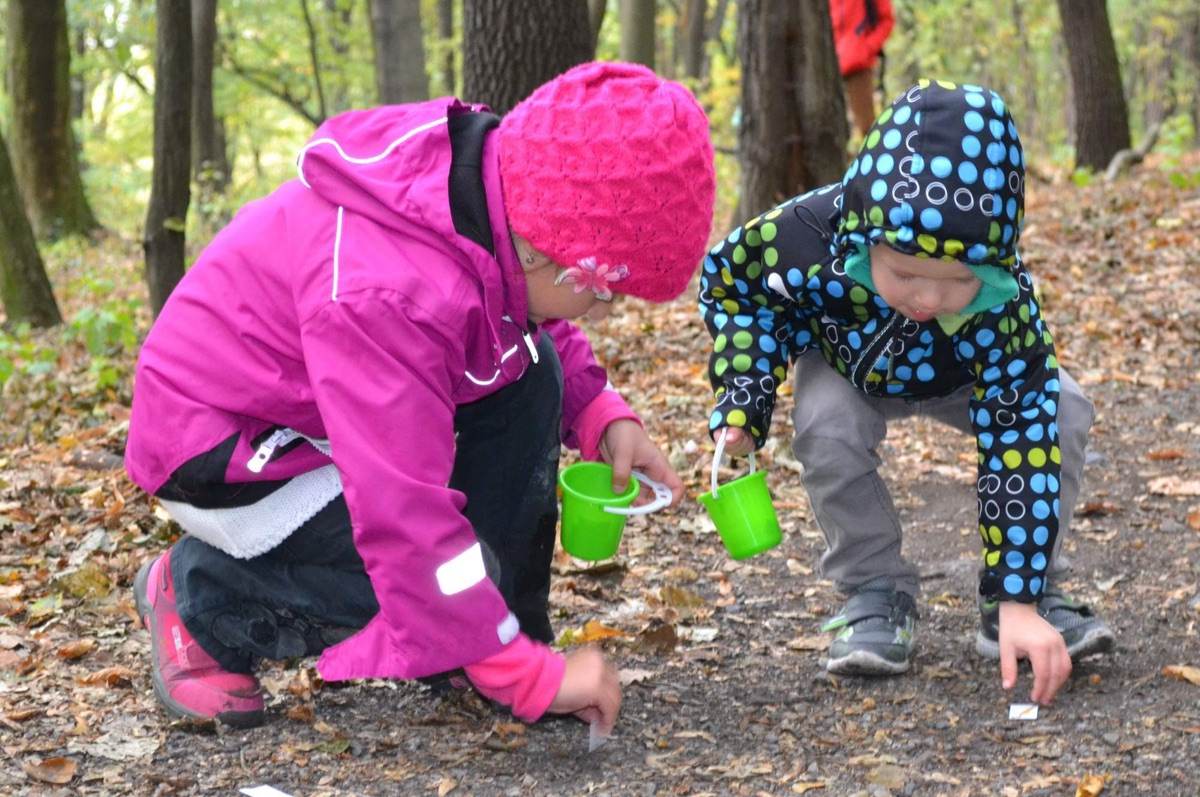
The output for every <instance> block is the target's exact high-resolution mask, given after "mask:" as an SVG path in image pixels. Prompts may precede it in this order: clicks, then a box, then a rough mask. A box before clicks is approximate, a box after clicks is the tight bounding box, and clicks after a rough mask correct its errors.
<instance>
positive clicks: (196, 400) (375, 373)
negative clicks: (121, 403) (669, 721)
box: [126, 98, 634, 713]
mask: <svg viewBox="0 0 1200 797" xmlns="http://www.w3.org/2000/svg"><path fill="white" fill-rule="evenodd" d="M475 110H478V109H477V108H474V107H469V106H466V105H463V104H461V103H459V102H458V101H455V100H452V99H446V98H443V99H440V100H432V101H429V102H426V103H420V104H412V105H402V106H388V107H383V108H378V109H374V110H368V111H356V112H351V113H346V114H343V115H340V116H337V117H335V118H333V119H330V120H329V121H327V122H326V123H325V124H324V125H322V126H321V128H320V129H319V130H318V131H317V132H316V134H315V136H314V137H313V139H312V140H311V141H310V142H309V143H308V145H307V146H306V147H305V148H304V150H303V151H302V152H301V154H300V157H299V159H298V167H299V171H300V177H299V179H298V180H294V181H291V182H288V183H286V184H284V185H283V186H281V187H280V188H279V189H278V190H277V191H275V192H274V193H273V194H271V195H270V196H268V197H266V198H264V199H261V200H259V201H256V202H254V203H251V204H250V205H248V206H246V207H245V208H244V209H243V210H242V211H241V212H240V213H239V214H238V216H237V217H236V218H235V219H234V220H233V222H232V223H231V224H230V225H229V226H228V227H227V228H226V229H225V230H223V231H222V232H221V233H220V234H219V235H218V236H217V237H216V238H215V239H214V240H213V242H212V244H211V245H210V246H209V247H208V248H207V249H206V250H205V251H204V253H203V254H202V255H201V256H200V258H199V259H198V260H197V262H196V264H195V265H194V266H193V268H192V269H191V270H190V271H189V272H188V274H187V275H186V277H185V278H184V279H183V281H182V282H181V283H180V284H179V286H178V287H177V288H176V289H175V291H174V293H173V294H172V295H171V298H170V300H169V301H168V302H167V305H166V307H165V309H164V310H163V312H162V313H161V315H160V317H159V318H158V320H157V321H156V322H155V324H154V327H153V328H152V329H151V331H150V334H149V336H148V337H147V340H146V342H145V345H144V347H143V349H142V353H141V357H140V360H139V363H138V371H137V383H136V390H135V393H134V402H133V414H132V418H131V421H130V429H129V442H128V447H127V449H126V467H127V470H128V472H129V474H130V476H131V477H132V478H133V480H134V481H135V482H137V483H138V484H139V485H140V486H141V487H143V488H144V489H146V490H147V491H149V492H151V493H153V492H155V491H157V490H159V489H160V488H161V487H162V486H163V484H164V483H165V482H166V481H167V479H168V478H169V477H170V475H171V474H172V473H173V472H174V471H175V470H176V469H177V468H179V467H180V466H181V465H182V464H183V463H185V462H187V461H189V460H191V459H193V458H194V457H197V456H198V455H202V454H204V453H205V452H211V451H213V450H214V449H216V448H217V447H218V446H219V445H221V444H225V445H226V447H227V448H228V447H229V446H232V456H230V458H229V460H228V464H227V466H225V474H224V481H225V482H228V483H239V482H255V481H265V480H280V479H286V478H290V477H292V476H295V475H298V474H300V473H304V472H307V471H310V470H312V469H314V468H317V467H322V466H325V465H328V464H329V462H330V458H329V456H326V454H324V453H322V451H321V450H320V449H319V448H318V447H317V446H316V445H312V446H310V445H300V446H297V447H292V448H290V449H289V450H287V451H286V453H283V454H281V455H277V456H272V457H271V458H269V459H268V461H266V463H265V465H262V464H261V462H260V463H259V465H260V467H259V469H258V470H257V472H255V471H254V470H252V469H251V468H249V467H248V463H249V462H250V461H251V459H252V458H254V456H255V443H256V442H260V441H261V440H262V439H263V437H264V435H266V434H267V433H268V432H269V431H270V430H272V429H274V428H279V427H287V428H290V429H294V430H296V431H298V432H300V433H301V434H303V435H304V436H305V437H307V438H309V439H311V440H316V441H318V443H320V446H321V448H325V446H324V443H323V441H325V440H327V441H328V450H329V451H330V452H331V453H330V456H331V457H332V461H333V463H334V464H336V466H337V469H338V472H339V474H340V476H341V480H342V485H343V491H344V494H345V498H346V502H347V505H348V507H349V511H350V517H351V521H352V524H353V533H354V541H355V545H356V546H357V548H358V551H359V553H360V555H361V556H362V559H363V562H364V563H365V565H366V570H367V573H368V575H369V577H370V579H371V583H372V586H373V587H374V590H375V595H376V598H377V600H378V602H379V613H378V614H377V615H376V616H375V617H374V618H373V619H372V620H371V621H370V623H369V624H368V625H367V626H366V627H365V628H363V629H362V630H360V631H359V632H358V633H357V634H355V635H354V636H352V637H351V638H349V639H347V640H346V641H344V642H342V643H340V644H338V645H335V646H333V647H331V648H329V649H327V650H326V651H325V653H324V654H323V655H322V656H321V658H320V661H319V662H318V668H319V670H320V672H321V675H322V677H324V678H326V679H328V680H339V679H347V678H364V677H398V678H412V677H418V676H422V675H427V674H430V673H435V672H441V671H446V670H450V669H453V668H456V667H459V666H463V665H465V664H470V663H473V662H480V661H482V660H484V659H486V658H488V657H491V656H493V655H495V654H497V653H499V652H501V651H502V650H503V649H504V648H505V646H506V645H509V643H511V642H513V641H514V640H516V641H518V642H519V641H520V640H521V639H524V637H523V635H519V634H518V629H517V623H516V619H515V617H514V616H513V615H512V614H511V613H510V612H509V611H508V609H507V607H506V606H505V604H504V601H503V599H502V598H501V596H500V594H499V592H498V591H497V590H496V588H495V587H494V586H493V584H492V583H491V581H490V580H489V579H488V578H487V577H486V576H485V575H484V573H483V567H482V558H481V557H480V555H479V548H478V541H477V539H476V537H475V535H474V532H473V530H472V529H471V526H470V524H469V523H468V521H467V520H466V518H465V517H464V516H463V514H462V509H463V507H464V505H465V500H466V499H465V497H464V496H463V495H462V494H461V493H459V492H457V491H454V490H451V489H449V488H448V487H447V486H446V485H447V483H448V482H449V479H450V474H451V469H452V467H453V464H454V430H453V421H454V413H455V408H456V407H457V406H458V405H460V404H464V403H468V402H472V401H475V400H477V399H479V398H482V397H483V396H486V395H488V394H490V393H492V392H494V391H496V390H499V389H500V388H502V387H504V386H505V385H507V384H510V383H511V382H513V381H515V380H517V379H518V378H520V377H521V375H522V374H523V373H524V372H525V369H526V367H527V366H528V364H529V362H530V357H531V353H534V352H535V351H536V349H535V347H534V345H533V341H532V339H531V338H530V333H528V332H527V331H526V330H527V327H528V323H527V308H526V288H525V281H524V277H523V275H522V273H521V269H520V266H519V264H518V263H517V262H516V255H515V252H514V250H513V245H512V242H511V240H510V238H509V231H508V225H507V223H506V220H505V213H504V208H503V201H502V195H501V188H500V175H499V172H498V165H497V163H498V158H497V153H496V152H495V151H494V150H495V144H494V136H488V137H487V139H486V140H485V143H484V145H483V150H482V158H481V162H480V163H476V164H475V167H474V168H475V169H476V172H479V173H481V177H482V185H483V188H484V196H485V198H486V209H485V210H484V211H483V212H484V213H486V222H487V223H488V224H490V229H491V248H492V250H493V251H494V252H495V253H496V254H495V256H493V255H492V254H490V253H489V252H488V251H487V249H486V248H485V247H483V246H480V245H479V244H478V243H476V242H475V241H473V240H471V239H470V238H469V237H466V236H465V235H463V234H460V232H459V231H457V229H456V222H455V219H454V218H452V217H453V216H454V215H455V213H457V212H459V211H457V210H455V209H454V208H452V207H451V205H452V201H451V191H450V188H449V184H450V182H451V180H450V175H451V171H452V170H451V165H452V152H451V149H452V147H451V136H450V133H449V128H450V127H451V126H452V125H453V124H454V123H455V121H454V120H455V119H458V118H459V117H463V116H464V115H466V114H468V113H470V112H472V111H475ZM460 121H461V119H460ZM461 166H462V164H461V163H457V162H456V163H455V167H456V169H457V168H459V167H461ZM466 166H467V168H468V171H469V170H470V168H471V164H469V163H468V164H466ZM476 179H477V180H478V178H476ZM480 207H482V205H480ZM452 211H453V212H452ZM476 221H477V222H478V221H479V219H478V218H477V219H476ZM460 226H461V225H460ZM477 226H478V225H477ZM483 226H484V227H485V228H486V226H487V225H483ZM542 331H544V332H548V333H549V334H550V335H551V338H552V340H553V342H554V344H555V347H556V349H557V351H558V354H559V357H560V359H561V361H562V367H563V376H564V401H563V421H562V423H563V434H564V440H565V441H566V442H567V443H568V444H571V445H578V446H580V447H581V449H582V450H583V452H584V455H585V456H591V457H595V452H596V446H597V443H598V439H599V436H600V434H601V433H602V431H603V428H604V426H605V425H606V424H607V423H608V422H609V421H611V420H613V419H614V418H617V417H634V416H633V413H632V412H631V411H630V410H629V408H628V407H627V406H626V405H625V404H624V402H623V401H621V399H620V398H619V396H617V394H616V393H615V392H614V391H612V390H611V389H605V385H606V381H607V380H606V377H605V374H604V371H603V369H602V368H601V367H600V366H599V365H598V364H597V363H596V361H595V359H594V358H593V355H592V351H591V347H590V346H589V344H588V342H587V339H586V338H585V337H584V335H583V333H582V332H580V331H579V330H578V329H577V328H575V327H574V326H573V325H571V324H568V323H566V322H561V321H557V322H551V323H548V324H546V325H544V326H543V327H542ZM535 334H536V333H535ZM235 437H236V443H234V442H233V439H234V438H235ZM222 450H227V449H222ZM260 456H261V449H260ZM558 677H559V678H561V670H559V675H558ZM553 689H557V681H555V682H554V684H553ZM553 689H551V690H550V692H549V695H550V697H552V696H553ZM543 691H545V690H543ZM547 702H548V701H547ZM542 708H544V706H542ZM539 713H540V712H539Z"/></svg>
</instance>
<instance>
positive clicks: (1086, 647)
mask: <svg viewBox="0 0 1200 797" xmlns="http://www.w3.org/2000/svg"><path fill="white" fill-rule="evenodd" d="M1038 614H1039V615H1041V616H1042V617H1043V618H1044V619H1045V620H1046V622H1048V623H1050V625H1052V626H1054V627H1055V628H1056V629H1058V633H1060V634H1062V636H1063V641H1065V642H1066V643H1067V653H1069V654H1070V655H1071V660H1072V661H1074V660H1077V659H1081V658H1083V657H1084V656H1091V655H1093V654H1096V653H1108V652H1110V651H1111V650H1112V649H1113V648H1114V647H1115V646H1116V641H1117V639H1116V636H1115V635H1114V634H1113V632H1112V629H1111V628H1109V627H1108V624H1107V623H1105V622H1104V621H1103V620H1101V619H1100V618H1099V617H1098V616H1096V613H1095V612H1093V611H1092V608H1091V607H1090V606H1087V605H1086V604H1083V603H1079V602H1077V601H1075V600H1073V599H1072V598H1070V597H1068V596H1067V595H1065V594H1063V592H1062V590H1060V589H1056V588H1054V587H1047V588H1046V591H1045V593H1044V594H1043V595H1042V599H1041V600H1040V601H1038ZM975 651H976V652H977V653H978V654H979V655H980V656H983V657H985V658H988V659H999V658H1000V602H999V601H994V600H984V599H983V598H982V597H981V598H980V599H979V633H978V634H976V635H975Z"/></svg>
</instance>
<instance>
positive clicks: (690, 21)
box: [679, 0, 708, 80]
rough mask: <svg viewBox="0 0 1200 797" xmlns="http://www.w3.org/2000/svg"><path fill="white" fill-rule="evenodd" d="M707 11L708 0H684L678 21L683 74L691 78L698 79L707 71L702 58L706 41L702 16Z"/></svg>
mask: <svg viewBox="0 0 1200 797" xmlns="http://www.w3.org/2000/svg"><path fill="white" fill-rule="evenodd" d="M707 13H708V0H686V2H685V4H684V7H683V18H682V19H681V20H680V21H679V23H680V28H681V31H680V33H681V35H680V37H679V39H680V42H681V47H680V49H681V51H682V53H681V55H682V58H681V59H680V60H681V62H682V66H683V74H684V75H686V76H687V77H690V78H692V79H693V80H700V79H701V78H702V77H704V76H705V75H706V74H707V73H708V70H707V69H706V68H705V67H706V66H707V64H706V62H705V58H704V44H705V42H706V41H707V38H706V36H707V31H706V30H705V27H704V23H705V19H704V17H705V15H706V14H707Z"/></svg>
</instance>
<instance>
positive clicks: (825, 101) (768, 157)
mask: <svg viewBox="0 0 1200 797" xmlns="http://www.w3.org/2000/svg"><path fill="white" fill-rule="evenodd" d="M737 40H738V54H739V57H740V59H741V62H742V121H741V125H740V128H739V130H738V150H739V156H740V160H741V164H742V182H741V207H740V213H739V216H740V217H742V218H745V217H748V216H750V215H753V214H755V213H758V212H761V211H763V210H766V209H768V208H770V207H773V206H774V205H776V204H778V203H779V202H781V201H783V200H784V199H787V198H788V197H790V196H793V195H795V194H798V193H800V192H802V191H804V190H806V189H809V188H815V187H817V186H820V185H824V184H826V183H831V182H834V181H836V180H838V179H839V178H840V177H841V176H842V170H843V168H844V166H845V152H846V140H847V138H848V129H847V125H846V105H845V99H844V97H843V95H842V82H841V74H840V72H839V71H838V63H837V53H836V51H835V50H834V47H833V28H832V26H831V24H830V21H829V4H828V0H811V1H810V2H804V3H796V2H793V0H742V2H740V3H739V4H738V35H737Z"/></svg>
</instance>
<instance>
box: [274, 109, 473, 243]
mask: <svg viewBox="0 0 1200 797" xmlns="http://www.w3.org/2000/svg"><path fill="white" fill-rule="evenodd" d="M472 110H475V109H474V108H472V107H470V106H467V105H464V104H462V103H461V102H459V101H457V100H455V99H453V98H448V97H443V98H440V99H435V100H429V101H428V102H422V103H412V104H408V105H384V106H380V107H378V108H371V109H367V110H361V111H349V112H347V113H342V114H338V115H337V116H334V117H331V118H329V119H327V120H326V121H325V122H324V123H323V124H322V125H321V126H320V127H319V128H317V131H316V132H315V133H313V136H312V138H311V139H309V141H308V143H307V144H305V145H304V148H303V149H302V150H301V151H300V154H299V155H298V156H297V158H296V170H297V171H298V172H299V177H300V181H301V182H302V183H304V185H305V186H307V187H308V188H310V189H311V190H312V191H314V192H315V193H316V194H318V195H319V196H321V197H322V198H323V199H325V200H326V201H327V202H329V203H330V204H332V205H336V206H339V207H344V208H345V209H346V210H347V211H349V212H352V213H357V214H359V215H362V216H366V217H367V218H369V219H371V220H372V221H374V222H376V223H377V224H381V225H383V226H385V227H391V228H402V229H403V228H405V224H406V223H410V222H411V223H416V224H418V225H421V226H422V227H426V228H430V229H434V230H437V231H438V232H442V233H443V234H450V233H452V227H451V226H450V225H448V224H447V223H446V222H445V220H446V219H447V218H448V217H449V213H448V212H446V211H447V206H448V199H447V194H448V188H447V181H446V172H445V168H444V164H443V163H442V158H444V157H445V156H446V154H448V153H449V145H448V140H449V135H450V134H449V121H450V119H452V118H453V117H454V116H456V115H458V114H462V113H469V112H471V111H472Z"/></svg>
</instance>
